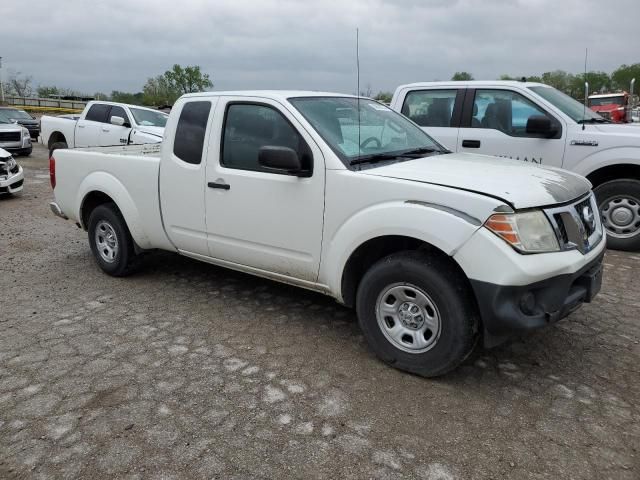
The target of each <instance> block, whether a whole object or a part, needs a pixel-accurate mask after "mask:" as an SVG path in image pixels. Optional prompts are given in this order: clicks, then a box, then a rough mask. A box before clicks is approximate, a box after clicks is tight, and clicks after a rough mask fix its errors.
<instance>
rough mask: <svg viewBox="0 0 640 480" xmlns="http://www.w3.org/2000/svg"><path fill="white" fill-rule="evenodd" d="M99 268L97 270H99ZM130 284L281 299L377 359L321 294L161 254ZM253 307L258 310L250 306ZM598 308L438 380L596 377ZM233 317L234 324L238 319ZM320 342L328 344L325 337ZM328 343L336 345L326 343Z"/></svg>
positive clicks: (146, 260) (345, 314)
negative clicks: (593, 356)
mask: <svg viewBox="0 0 640 480" xmlns="http://www.w3.org/2000/svg"><path fill="white" fill-rule="evenodd" d="M95 268H96V270H97V267H95ZM131 279H132V280H133V281H134V282H135V283H138V282H149V281H151V282H164V281H166V280H167V279H171V282H172V283H177V284H178V285H180V286H181V287H182V286H184V288H186V289H189V291H190V293H188V295H190V296H191V298H192V299H193V300H192V301H193V302H195V303H201V302H206V301H207V297H208V295H209V293H210V292H211V291H225V289H227V290H228V291H229V292H230V293H231V295H234V294H236V295H240V296H242V297H243V298H244V299H245V300H246V299H251V298H252V296H255V297H256V298H260V297H261V296H267V297H274V298H276V299H277V302H276V303H277V304H278V307H277V310H278V311H279V312H284V313H286V311H287V305H294V306H297V307H296V308H300V306H302V308H303V309H304V311H305V312H307V314H305V315H304V322H305V323H306V325H307V326H308V327H310V328H314V329H316V330H317V329H325V331H326V330H328V331H329V332H332V331H333V333H335V331H336V330H340V331H341V332H342V334H345V333H346V335H347V336H348V337H349V338H350V339H351V341H352V343H353V345H354V347H357V350H358V352H362V353H365V352H366V353H365V355H366V356H367V357H369V359H370V360H371V359H374V358H375V357H374V355H373V354H372V353H371V352H370V350H369V349H368V348H367V347H366V344H365V342H364V339H363V338H362V335H361V333H360V330H359V327H358V322H357V318H356V315H355V311H354V310H352V309H349V308H346V307H344V306H341V305H339V304H338V303H336V302H335V301H334V300H333V299H332V298H330V297H328V296H324V295H322V294H319V293H316V292H312V291H308V290H304V289H301V288H298V287H294V286H290V285H286V284H283V283H279V282H275V281H271V280H268V279H263V278H259V277H255V276H253V275H248V274H244V273H241V272H236V271H233V270H229V269H225V268H222V267H217V266H215V265H210V264H207V263H203V262H199V261H195V260H192V259H189V258H187V257H183V256H180V255H176V254H173V253H169V252H162V251H152V252H147V253H145V254H144V255H143V258H142V259H141V264H140V269H139V270H138V272H137V273H136V274H134V275H133V276H132V277H131ZM224 303H227V302H223V305H224ZM228 303H229V304H228V308H229V310H230V311H231V310H232V309H233V308H234V306H235V300H232V301H231V302H228ZM262 307H264V305H261V302H260V301H259V300H256V301H255V308H256V309H260V308H262ZM223 308H224V307H223ZM250 308H253V307H251V306H250ZM269 308H270V307H269ZM597 308H598V304H597V302H596V303H595V304H592V305H586V306H584V307H583V308H581V309H579V310H578V311H577V312H575V313H573V314H572V315H571V316H570V317H569V318H567V319H565V320H563V321H561V322H560V323H558V324H557V325H551V326H549V327H547V328H543V329H541V330H539V331H535V332H532V333H529V334H527V335H524V336H521V337H514V338H512V339H510V340H509V341H507V342H506V343H504V344H503V345H501V346H498V347H495V348H492V349H485V348H484V347H482V345H481V344H479V345H478V347H477V348H476V350H475V351H474V352H473V354H472V355H471V356H470V357H469V358H468V359H467V360H465V362H464V363H463V364H462V365H461V367H460V368H458V369H457V370H455V371H453V372H451V373H449V374H447V375H445V376H443V377H440V378H439V379H437V380H436V381H438V382H445V383H451V384H453V385H461V384H464V383H466V381H467V379H468V378H469V377H473V378H478V376H479V375H482V374H487V372H490V376H494V375H497V376H498V377H501V378H503V379H506V380H508V381H509V382H513V381H515V380H519V379H522V378H524V377H525V376H534V377H535V376H541V377H545V376H549V375H553V376H563V375H568V376H573V377H583V376H589V377H591V376H592V375H593V372H587V369H585V367H586V366H587V365H589V364H593V361H592V359H590V353H591V352H593V351H595V350H598V349H600V348H601V344H600V343H598V341H596V337H597V335H596V331H597V329H598V328H599V326H598V324H597V320H596V321H595V322H594V319H593V318H592V317H593V313H594V311H596V309H597ZM334 317H335V318H337V319H338V322H337V323H336V322H334V321H333V319H334ZM230 318H231V320H232V321H233V318H234V317H233V315H231V317H230ZM255 321H258V320H255ZM260 321H262V322H264V321H265V320H264V319H261V320H260ZM266 321H267V322H268V320H266ZM345 329H346V330H347V331H346V332H345V331H344V330H345ZM577 333H578V334H577ZM316 339H317V341H319V342H323V338H322V335H320V336H318V337H317V338H316ZM326 341H327V342H330V341H332V340H331V339H326ZM567 358H571V359H572V361H570V362H567V361H566V359H567ZM577 358H580V361H576V359H577ZM376 361H377V360H376ZM389 370H390V371H393V372H394V373H393V374H394V375H395V374H397V373H399V372H398V371H396V370H392V369H389ZM406 375H409V374H406Z"/></svg>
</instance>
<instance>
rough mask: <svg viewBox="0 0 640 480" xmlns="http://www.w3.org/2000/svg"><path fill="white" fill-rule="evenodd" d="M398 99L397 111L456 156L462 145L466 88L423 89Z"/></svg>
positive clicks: (402, 95)
mask: <svg viewBox="0 0 640 480" xmlns="http://www.w3.org/2000/svg"><path fill="white" fill-rule="evenodd" d="M400 97H401V98H398V99H397V102H398V103H399V105H394V108H398V107H399V109H400V112H401V113H402V114H403V115H405V116H406V117H409V118H410V119H411V120H413V121H414V122H416V123H417V124H418V125H420V127H422V129H423V130H424V131H425V132H427V133H428V134H429V135H431V136H432V137H433V138H435V139H436V140H437V141H438V142H440V143H441V144H442V145H444V146H445V147H446V148H448V149H449V150H451V151H452V152H455V151H456V148H457V143H458V127H459V126H460V114H461V112H462V101H463V98H464V89H463V88H448V87H446V86H443V87H438V88H428V89H427V88H420V89H416V90H408V91H406V92H403V93H402V94H401V95H400Z"/></svg>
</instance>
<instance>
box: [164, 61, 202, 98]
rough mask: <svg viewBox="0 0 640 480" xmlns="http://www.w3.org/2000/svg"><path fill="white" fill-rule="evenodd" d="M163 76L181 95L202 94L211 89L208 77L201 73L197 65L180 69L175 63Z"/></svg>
mask: <svg viewBox="0 0 640 480" xmlns="http://www.w3.org/2000/svg"><path fill="white" fill-rule="evenodd" d="M164 76H165V78H166V79H167V81H168V82H169V83H170V84H171V85H172V86H173V87H174V88H175V89H176V90H178V91H179V92H180V93H181V94H185V93H193V92H203V91H204V90H206V89H207V88H212V87H213V82H212V81H211V79H210V78H209V75H208V74H206V73H202V72H201V71H200V67H199V66H198V65H194V66H187V67H184V68H182V67H181V66H180V65H178V64H177V63H176V64H175V65H174V66H173V68H172V69H171V70H167V71H166V72H164Z"/></svg>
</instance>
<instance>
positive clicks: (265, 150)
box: [258, 145, 305, 176]
mask: <svg viewBox="0 0 640 480" xmlns="http://www.w3.org/2000/svg"><path fill="white" fill-rule="evenodd" d="M258 163H259V164H260V165H262V166H263V167H265V168H268V169H270V170H274V173H287V174H289V175H297V176H304V173H305V172H304V171H303V170H302V163H301V162H300V158H299V157H298V153H297V152H296V151H295V150H293V149H292V148H289V147H279V146H271V145H265V146H264V147H262V148H260V150H258Z"/></svg>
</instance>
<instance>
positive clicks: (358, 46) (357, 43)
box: [356, 28, 360, 159]
mask: <svg viewBox="0 0 640 480" xmlns="http://www.w3.org/2000/svg"><path fill="white" fill-rule="evenodd" d="M356 95H357V100H356V104H357V107H358V159H359V158H360V29H359V28H356Z"/></svg>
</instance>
